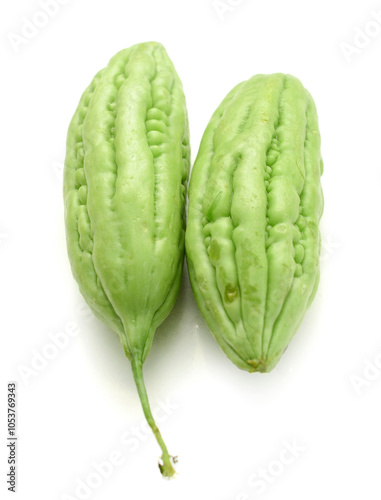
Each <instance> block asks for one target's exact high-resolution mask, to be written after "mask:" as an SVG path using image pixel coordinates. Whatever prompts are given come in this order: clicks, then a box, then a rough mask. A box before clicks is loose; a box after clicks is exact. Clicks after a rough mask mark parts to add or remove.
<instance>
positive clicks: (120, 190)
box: [64, 43, 190, 477]
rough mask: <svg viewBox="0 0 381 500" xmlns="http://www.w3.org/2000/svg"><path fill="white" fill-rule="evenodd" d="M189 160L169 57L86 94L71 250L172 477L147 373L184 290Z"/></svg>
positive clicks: (125, 65) (122, 58)
mask: <svg viewBox="0 0 381 500" xmlns="http://www.w3.org/2000/svg"><path fill="white" fill-rule="evenodd" d="M189 160H190V147H189V131H188V118H187V110H186V104H185V97H184V93H183V89H182V85H181V81H180V79H179V77H178V75H177V73H176V71H175V69H174V67H173V64H172V62H171V60H170V59H169V57H168V55H167V53H166V51H165V49H164V47H163V46H162V45H161V44H159V43H142V44H138V45H135V46H133V47H131V48H128V49H126V50H122V51H121V52H119V53H118V54H116V55H115V56H114V57H113V58H112V59H111V60H110V62H109V64H108V66H107V67H106V68H105V69H103V70H101V71H100V72H99V73H98V74H97V75H96V76H95V78H94V80H93V81H92V83H91V84H90V86H89V87H88V88H87V89H86V91H85V92H84V94H83V95H82V98H81V100H80V102H79V105H78V108H77V110H76V112H75V114H74V117H73V119H72V121H71V124H70V127H69V131H68V136H67V152H66V160H65V170H64V201H65V223H66V236H67V249H68V254H69V259H70V263H71V268H72V271H73V275H74V277H75V279H76V280H77V282H78V284H79V288H80V291H81V293H82V295H83V296H84V298H85V299H86V301H87V303H88V304H89V306H90V307H91V309H92V310H93V311H94V313H95V314H96V315H97V317H98V318H100V319H101V320H102V321H103V322H104V323H106V324H107V325H108V326H109V327H110V328H112V329H113V330H114V331H115V332H116V333H117V334H118V335H119V337H120V340H121V342H122V345H123V348H124V352H125V354H126V356H127V357H128V358H129V359H130V360H131V364H132V369H133V374H134V378H135V381H136V385H137V389H138V392H139V396H140V399H141V402H142V406H143V410H144V413H145V416H146V419H147V421H148V423H149V425H150V426H151V428H152V430H153V433H154V434H155V436H156V439H157V441H158V443H159V445H160V446H161V448H162V452H163V454H162V464H160V469H161V471H162V473H163V475H164V476H168V477H170V476H172V475H173V474H174V469H173V466H172V463H171V460H170V455H169V453H168V450H167V447H166V445H165V443H164V441H163V439H162V437H161V434H160V432H159V429H158V428H157V426H156V423H155V422H154V419H153V417H152V414H151V410H150V407H149V404H148V399H147V394H146V389H145V386H144V382H143V375H142V366H143V363H144V360H145V359H146V357H147V355H148V353H149V350H150V347H151V344H152V340H153V336H154V333H155V330H156V328H157V327H158V326H159V325H160V324H161V323H162V322H163V320H164V319H165V318H166V317H167V315H168V314H169V312H170V310H171V309H172V307H173V305H174V303H175V300H176V297H177V294H178V291H179V287H180V282H181V277H182V268H183V260H184V230H185V196H186V185H187V179H188V173H189Z"/></svg>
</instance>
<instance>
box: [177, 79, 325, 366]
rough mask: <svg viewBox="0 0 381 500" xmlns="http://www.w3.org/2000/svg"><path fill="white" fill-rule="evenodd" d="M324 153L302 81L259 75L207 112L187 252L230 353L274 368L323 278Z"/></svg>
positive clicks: (210, 318) (201, 299) (244, 362)
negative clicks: (321, 277) (321, 274)
mask: <svg viewBox="0 0 381 500" xmlns="http://www.w3.org/2000/svg"><path fill="white" fill-rule="evenodd" d="M322 172H323V163H322V159H321V154H320V134H319V128H318V119H317V114H316V108H315V104H314V101H313V99H312V97H311V96H310V94H309V93H308V92H307V90H306V89H305V88H304V87H303V85H302V84H301V83H300V81H299V80H298V79H296V78H294V77H293V76H290V75H284V74H274V75H257V76H254V77H252V78H251V79H250V80H247V81H245V82H242V83H240V84H239V85H237V86H236V87H235V88H234V89H233V90H232V91H231V92H230V93H229V94H228V95H227V97H226V98H225V99H224V101H223V102H222V103H221V105H220V106H219V107H218V108H217V110H216V112H215V113H214V114H213V116H212V118H211V120H210V122H209V124H208V126H207V128H206V130H205V133H204V136H203V138H202V141H201V146H200V150H199V152H198V156H197V159H196V162H195V165H194V167H193V170H192V174H191V180H190V185H189V211H188V222H187V231H186V255H187V262H188V269H189V276H190V280H191V284H192V288H193V291H194V294H195V297H196V300H197V303H198V306H199V308H200V310H201V312H202V314H203V316H204V318H205V320H206V322H207V324H208V326H209V328H210V329H211V331H212V333H213V334H214V336H215V338H216V339H217V341H218V342H219V344H220V346H221V347H222V349H223V350H224V352H225V353H226V355H227V356H228V357H229V358H230V359H231V360H232V361H233V362H234V363H235V364H236V365H237V366H238V367H239V368H242V369H244V370H247V371H249V372H253V371H261V372H266V371H270V370H271V369H272V368H273V367H274V366H275V365H276V363H277V362H278V361H279V359H280V357H281V355H282V353H283V352H284V350H285V348H286V347H287V345H288V343H289V342H290V340H291V338H292V336H293V335H294V334H295V332H296V330H297V328H298V326H299V325H300V323H301V321H302V319H303V317H304V314H305V312H306V310H307V309H308V307H309V305H310V304H311V302H312V300H313V298H314V295H315V292H316V289H317V286H318V282H319V255H320V233H319V221H320V218H321V215H322V211H323V196H322V190H321V185H320V176H321V174H322Z"/></svg>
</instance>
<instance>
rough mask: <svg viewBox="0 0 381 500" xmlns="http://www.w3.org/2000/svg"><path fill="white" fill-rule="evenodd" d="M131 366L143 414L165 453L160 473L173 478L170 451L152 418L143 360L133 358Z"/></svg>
mask: <svg viewBox="0 0 381 500" xmlns="http://www.w3.org/2000/svg"><path fill="white" fill-rule="evenodd" d="M131 366H132V373H133V375H134V379H135V384H136V387H137V390H138V394H139V398H140V401H141V404H142V407H143V412H144V416H145V417H146V420H147V423H148V425H149V426H150V427H151V429H152V432H153V433H154V436H155V438H156V440H157V442H158V444H159V446H160V448H161V450H162V452H163V454H162V456H161V459H162V462H163V463H162V464H160V463H159V468H160V472H161V473H162V474H163V476H165V477H172V476H173V475H174V474H175V473H176V471H175V469H174V468H173V465H172V462H171V456H170V455H169V453H168V449H167V446H166V444H165V443H164V440H163V438H162V436H161V433H160V431H159V428H158V426H157V425H156V422H155V420H154V418H153V416H152V412H151V408H150V405H149V401H148V396H147V390H146V387H145V384H144V379H143V363H142V360H141V359H139V358H138V357H136V356H132V358H131Z"/></svg>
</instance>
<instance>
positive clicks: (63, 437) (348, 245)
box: [0, 0, 381, 500]
mask: <svg viewBox="0 0 381 500" xmlns="http://www.w3.org/2000/svg"><path fill="white" fill-rule="evenodd" d="M230 4H231V5H233V4H234V7H232V6H230V7H229V1H228V0H221V2H220V10H219V11H218V9H216V6H215V5H214V3H213V0H192V1H188V2H184V1H180V0H151V1H148V0H140V1H133V2H132V1H127V0H125V1H117V0H108V1H100V0H71V1H68V2H66V5H61V6H59V7H58V8H57V13H56V15H54V16H53V17H51V18H49V19H48V20H47V22H46V24H45V25H44V26H42V27H40V28H38V29H37V32H36V33H34V36H32V37H31V38H30V39H29V40H26V42H27V43H24V44H21V45H20V44H16V43H15V42H13V44H12V42H11V40H10V36H11V38H12V37H13V40H14V35H18V36H22V29H23V26H24V25H25V22H26V21H25V19H24V17H25V18H27V19H28V20H33V19H35V20H36V19H37V18H38V15H37V14H36V13H38V12H40V11H41V7H40V6H39V3H38V1H37V0H18V1H17V2H10V1H9V2H5V1H4V2H2V3H1V7H0V18H1V19H2V22H1V29H2V37H1V57H2V69H3V70H2V78H1V86H2V90H1V92H0V107H1V113H0V114H1V127H2V130H1V137H2V139H3V140H2V149H1V151H2V160H1V163H2V165H1V182H0V266H1V268H0V273H1V275H0V276H1V278H0V279H1V297H0V299H1V307H2V312H1V342H2V347H1V350H0V352H1V387H2V391H1V402H0V403H1V404H0V410H1V415H0V417H1V418H0V427H1V434H0V435H1V441H0V450H1V451H0V458H1V462H0V463H1V468H0V470H1V486H0V489H1V493H0V496H2V497H3V495H4V493H5V494H6V496H7V498H8V496H9V497H10V496H11V494H10V493H8V492H6V484H5V481H6V478H5V472H6V470H7V465H6V458H7V450H6V387H7V386H6V384H7V382H8V381H10V380H16V381H17V382H18V435H19V441H18V498H20V499H22V500H24V499H25V500H29V499H32V498H38V499H39V500H54V499H57V500H67V499H69V498H70V499H73V498H91V499H94V500H95V499H102V500H103V499H111V498H112V499H116V500H119V499H123V500H125V499H128V498H133V499H134V500H143V499H144V500H147V499H150V498H155V499H159V500H164V499H165V500H175V499H176V500H177V499H182V500H188V499H189V500H190V499H192V500H193V499H195V498H200V499H208V500H252V499H255V498H261V499H262V498H263V499H264V500H265V499H266V500H273V499H274V500H275V499H277V500H278V499H280V498H292V499H293V500H302V499H303V500H304V499H305V498H309V499H321V498H346V499H357V498H367V499H376V498H377V499H378V498H380V482H379V472H380V462H381V460H380V456H381V451H380V450H381V437H380V422H381V419H380V417H381V415H380V414H381V408H380V406H381V403H380V401H381V400H380V389H381V376H380V370H379V369H378V368H376V367H375V366H373V365H372V363H376V364H377V363H378V365H379V366H380V367H381V338H380V322H379V311H380V307H381V306H380V304H381V301H380V299H381V297H380V288H379V280H380V267H381V266H380V261H381V258H380V255H381V253H380V250H381V248H380V242H381V239H380V232H381V231H380V202H379V199H380V194H381V173H380V143H381V126H380V111H381V102H380V95H381V91H380V89H381V70H380V68H381V57H380V56H381V27H380V23H381V2H379V3H378V4H377V2H371V1H364V0H361V1H359V0H357V1H350V0H336V1H333V0H324V1H323V0H320V1H319V2H306V1H305V0H299V1H297V0H288V1H284V0H277V1H270V0H269V1H267V2H258V1H254V0H242V1H241V2H240V1H239V0H238V1H237V0H236V1H235V2H234V1H233V0H230ZM57 5H58V4H57ZM224 6H225V7H227V8H229V10H225V11H223V10H221V9H223V7H224ZM372 10H374V11H375V12H380V21H379V22H378V23H377V22H373V24H369V23H370V21H372V19H373V18H372ZM36 16H37V18H36ZM41 19H42V21H41ZM38 21H40V22H42V23H44V19H43V18H41V17H40V18H39V20H38V19H37V22H38ZM45 21H46V19H45ZM359 30H367V31H368V33H370V34H371V35H372V36H371V38H364V35H360V31H359ZM12 34H13V35H12ZM149 40H156V41H160V42H162V43H163V44H164V46H165V47H166V49H167V51H168V53H169V55H170V57H171V59H172V60H173V62H174V64H175V66H176V69H177V71H178V73H179V75H180V77H181V79H182V81H183V85H184V90H185V93H186V97H187V103H188V110H189V119H190V126H191V145H192V159H193V160H194V158H195V156H196V153H197V150H198V146H199V142H200V139H201V135H202V133H203V130H204V128H205V126H206V124H207V122H208V120H209V118H210V116H211V114H212V112H213V111H214V109H215V108H216V107H217V105H218V104H219V103H220V101H221V100H222V98H223V97H224V96H225V95H226V93H227V92H228V91H229V90H230V89H231V88H232V87H233V86H234V85H235V84H237V83H238V82H240V81H242V80H244V79H247V78H249V77H250V76H252V75H254V74H256V73H271V72H287V73H291V74H293V75H295V76H297V77H298V78H300V79H301V80H302V82H303V84H304V85H305V86H306V88H308V89H309V91H310V92H311V94H312V95H313V97H314V99H315V102H316V105H317V108H318V113H319V118H320V129H321V135H322V153H323V157H324V163H325V173H324V176H323V178H322V183H323V189H324V195H325V212H324V216H323V219H322V225H321V229H322V239H323V248H322V263H321V285H320V288H319V292H318V295H317V297H316V300H315V302H314V303H313V305H312V307H311V308H310V310H309V311H308V313H307V315H306V317H305V320H304V322H303V324H302V326H301V328H300V329H299V331H298V333H297V335H296V336H295V337H294V339H293V341H292V342H291V344H290V346H289V348H288V350H287V352H286V353H285V355H284V356H283V358H282V360H281V361H280V363H279V365H278V366H277V367H276V369H274V370H273V372H271V373H270V374H249V373H246V372H244V371H240V370H239V369H238V368H236V367H235V366H234V365H233V364H232V363H231V362H230V361H229V360H228V359H227V358H226V357H225V355H224V354H223V352H222V351H221V349H220V347H219V346H218V344H217V343H216V342H215V340H214V339H213V337H212V335H211V334H210V333H209V331H208V330H207V328H206V326H205V323H204V321H203V319H202V317H201V315H200V313H199V312H198V310H197V307H196V304H195V301H194V299H193V296H192V292H191V289H190V285H189V282H188V278H187V277H186V276H185V277H184V282H183V288H182V292H181V295H180V297H179V300H178V302H177V305H176V306H175V309H174V311H173V313H172V314H171V315H170V317H169V318H168V319H167V321H165V323H164V324H163V325H162V326H161V327H160V328H159V329H158V331H157V334H156V337H155V341H154V345H153V348H152V351H151V353H150V355H149V357H148V359H147V362H146V365H145V379H146V384H147V388H148V391H149V395H150V399H151V404H152V407H153V408H158V407H160V404H162V405H163V404H167V405H168V404H170V406H169V407H168V406H167V413H165V412H164V411H163V410H161V413H160V417H161V418H160V420H161V422H160V428H161V431H162V433H163V436H164V438H165V440H166V442H167V445H168V448H169V451H170V452H171V453H172V454H173V455H178V457H179V463H178V466H177V470H178V476H177V477H176V479H174V480H171V481H166V480H163V479H162V478H161V476H160V473H159V471H158V469H157V459H158V457H159V455H160V451H159V448H158V446H157V444H156V442H155V440H154V438H153V436H152V435H150V434H148V435H147V434H144V433H143V434H139V435H140V436H141V437H135V440H134V441H131V440H130V441H128V440H127V441H122V439H123V438H122V437H123V436H124V437H126V433H128V432H129V433H130V436H131V435H132V433H136V432H141V431H140V430H139V429H140V427H141V426H142V424H143V415H142V411H141V407H140V404H139V400H138V396H137V393H136V390H135V387H134V383H133V378H132V375H131V370H130V365H129V362H128V360H127V359H126V358H125V357H124V354H123V350H122V348H121V346H120V345H119V341H118V339H117V337H116V335H114V334H113V333H112V332H110V331H108V329H107V328H106V327H105V326H103V325H102V324H101V323H100V322H99V321H98V320H95V319H93V317H92V315H91V314H89V313H88V310H87V309H86V306H84V301H83V299H82V298H81V296H80V294H79V291H78V288H77V285H76V283H75V281H74V280H73V278H72V276H71V271H70V267H69V263H68V259H67V255H66V246H65V235H64V225H63V200H62V179H61V173H62V172H61V166H62V164H63V162H64V156H65V139H66V132H67V127H68V124H69V121H70V118H71V116H72V114H73V113H74V110H75V108H76V106H77V103H78V100H79V97H80V95H81V93H82V92H83V90H84V89H85V87H86V86H87V85H88V83H89V82H90V81H91V79H92V77H93V75H94V74H95V73H96V72H97V71H98V70H99V69H101V68H102V67H104V66H105V65H106V64H107V62H108V60H109V59H110V57H111V56H113V55H114V54H115V53H116V52H117V51H119V50H120V49H122V48H125V47H128V46H130V45H132V44H135V43H138V42H143V41H149ZM343 43H347V44H350V45H352V52H353V53H352V54H351V55H349V56H348V54H347V57H346V56H345V54H344V46H343ZM356 45H357V48H356ZM360 45H361V47H360ZM345 47H346V51H347V52H348V51H349V52H350V51H351V49H350V48H348V47H349V46H348V45H347V46H345ZM16 49H18V50H16ZM70 324H72V325H73V324H74V327H75V328H76V331H77V335H76V336H74V337H70V338H69V340H68V343H67V346H66V347H65V348H63V349H60V350H59V352H58V353H56V355H55V357H54V359H51V360H48V361H46V362H45V366H41V360H40V367H39V370H36V371H34V372H28V375H27V376H26V375H25V370H26V369H29V370H31V369H32V368H33V364H35V363H36V355H37V354H36V353H39V354H41V353H42V352H46V349H47V347H46V346H47V345H48V344H51V342H52V341H51V335H52V334H55V335H56V334H58V333H60V332H61V333H62V332H64V331H65V329H67V328H69V327H70ZM44 349H45V351H44ZM372 366H373V368H372ZM22 373H24V375H22ZM167 400H168V401H167ZM166 401H167V403H165V402H166ZM287 446H296V448H297V451H296V452H295V453H294V456H292V455H291V454H290V453H288V454H287V455H286V451H285V450H286V448H287ZM115 452H119V454H120V455H119V456H120V462H122V463H119V465H114V467H113V470H112V471H111V472H110V471H109V473H108V477H107V478H101V480H100V481H99V482H101V484H100V485H98V486H97V487H95V488H94V487H91V489H90V490H88V491H87V493H86V494H83V495H82V497H81V496H80V495H79V494H78V493H79V492H78V491H77V492H76V489H77V488H78V485H79V484H83V483H80V481H83V482H86V481H89V480H90V483H91V482H93V483H94V482H95V483H96V482H97V478H98V479H99V478H100V476H94V475H91V474H94V472H95V465H94V464H100V463H101V462H104V461H109V458H110V454H113V453H115ZM113 456H114V455H113ZM285 456H287V461H288V462H289V463H287V464H282V462H281V461H280V459H281V458H282V459H283V461H285V460H284V457H285ZM263 471H265V473H266V478H267V479H264V480H263V482H262V483H260V484H262V487H261V488H259V486H258V483H255V480H256V477H255V474H257V476H259V475H260V474H262V473H263ZM93 486H94V484H93ZM261 490H264V491H261ZM70 495H71V496H70ZM3 498H4V497H3Z"/></svg>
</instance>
